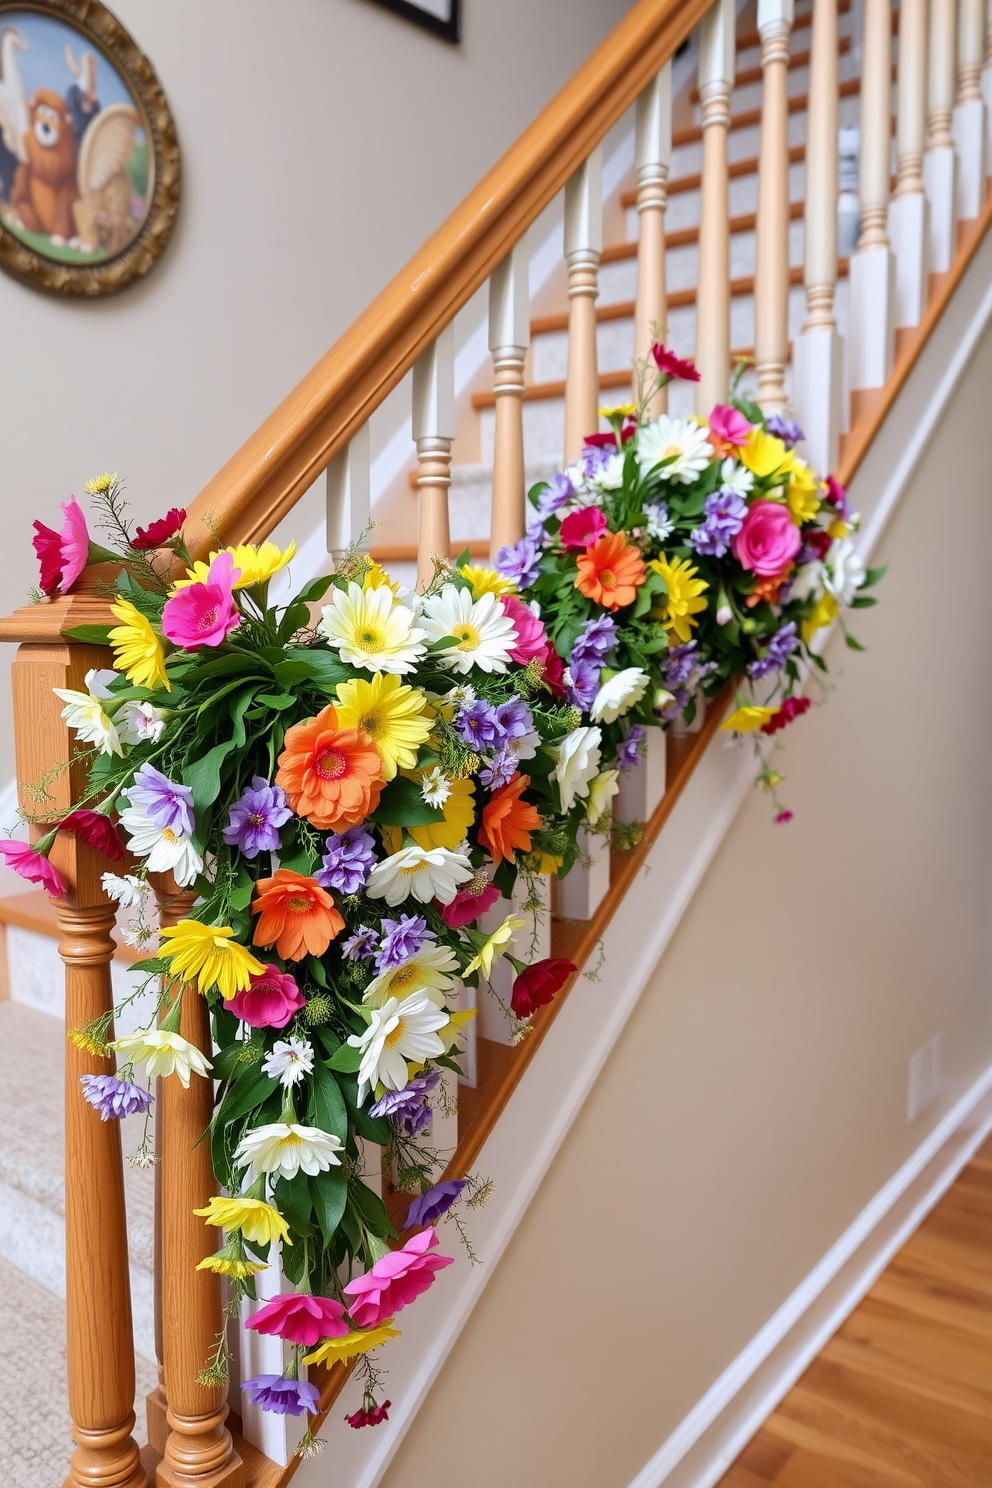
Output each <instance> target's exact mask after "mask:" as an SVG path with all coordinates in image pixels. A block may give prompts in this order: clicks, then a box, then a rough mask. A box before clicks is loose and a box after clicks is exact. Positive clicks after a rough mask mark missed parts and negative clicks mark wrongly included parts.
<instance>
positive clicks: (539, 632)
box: [500, 594, 548, 666]
mask: <svg viewBox="0 0 992 1488" xmlns="http://www.w3.org/2000/svg"><path fill="white" fill-rule="evenodd" d="M500 603H501V604H502V606H503V614H504V615H506V617H507V618H508V619H509V620H512V621H513V628H514V630H515V631H516V632H517V644H516V645H515V646H514V648H513V650H512V651H511V652H510V658H511V660H513V661H515V662H518V663H519V665H520V666H526V665H527V663H528V662H529V661H532V660H533V658H534V657H535V656H543V655H544V648H545V647H546V645H547V644H548V637H547V633H546V632H545V629H544V625H543V622H542V621H541V619H540V617H539V616H537V615H535V614H534V611H533V610H532V609H531V608H530V606H529V605H525V604H524V602H523V600H522V599H517V597H516V595H515V594H504V596H503V598H502V600H501V601H500Z"/></svg>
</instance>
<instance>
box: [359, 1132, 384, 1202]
mask: <svg viewBox="0 0 992 1488" xmlns="http://www.w3.org/2000/svg"><path fill="white" fill-rule="evenodd" d="M355 1145H356V1146H357V1148H358V1171H359V1174H360V1176H361V1179H362V1182H363V1183H364V1184H365V1186H366V1188H370V1189H371V1190H372V1192H373V1193H374V1194H377V1195H378V1196H379V1198H380V1199H381V1198H382V1148H381V1147H380V1146H379V1143H378V1142H366V1140H365V1138H364V1137H357V1136H356V1138H355Z"/></svg>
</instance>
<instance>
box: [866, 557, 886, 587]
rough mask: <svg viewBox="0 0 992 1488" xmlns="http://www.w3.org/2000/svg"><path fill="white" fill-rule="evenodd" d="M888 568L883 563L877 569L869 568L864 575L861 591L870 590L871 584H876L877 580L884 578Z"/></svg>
mask: <svg viewBox="0 0 992 1488" xmlns="http://www.w3.org/2000/svg"><path fill="white" fill-rule="evenodd" d="M888 566H889V565H888V564H887V563H883V564H881V565H880V566H879V567H878V568H870V569H869V570H868V572H867V573H866V574H865V579H864V583H863V584H862V585H861V587H862V589H870V588H871V587H872V585H873V584H877V583H878V581H879V579H881V578H884V576H885V573H886V570H887V569H888Z"/></svg>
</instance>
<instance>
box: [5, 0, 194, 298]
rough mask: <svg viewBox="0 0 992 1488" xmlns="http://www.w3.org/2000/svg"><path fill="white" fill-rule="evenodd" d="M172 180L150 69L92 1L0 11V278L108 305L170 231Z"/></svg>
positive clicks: (172, 139) (30, 2)
mask: <svg viewBox="0 0 992 1488" xmlns="http://www.w3.org/2000/svg"><path fill="white" fill-rule="evenodd" d="M180 181H181V170H180V161H179V143H178V140H177V138H176V127H175V124H174V123H173V119H172V115H171V113H170V112H169V105H168V103H167V102H166V97H165V93H164V92H163V90H162V85H161V83H160V82H159V80H158V77H157V76H156V73H155V69H154V68H153V67H152V64H151V63H150V62H149V60H148V58H147V57H146V56H145V55H144V53H143V52H142V51H141V50H140V48H139V47H138V45H137V43H136V42H135V41H134V40H133V38H132V37H131V36H130V35H129V33H128V32H127V31H126V30H125V29H124V27H123V26H122V25H121V23H120V21H119V20H118V19H117V17H116V16H115V15H113V14H112V13H111V12H110V11H109V10H108V9H107V8H106V6H105V5H102V4H100V3H99V0H0V267H2V268H4V269H6V271H7V272H8V273H10V274H14V275H16V277H17V278H19V279H23V280H26V281H27V282H28V283H30V284H33V285H37V286H38V287H39V288H41V289H45V290H49V291H51V292H53V293H55V294H60V295H85V296H94V295H103V294H114V293H116V292H117V290H120V289H123V288H124V287H125V286H126V285H128V284H131V283H132V282H133V281H134V280H135V279H140V278H141V277H142V275H144V274H147V273H148V270H149V269H150V268H151V267H152V265H153V264H154V262H155V260H156V259H157V258H158V257H159V255H160V254H161V252H162V250H163V249H164V247H165V245H166V243H167V242H168V239H169V234H170V233H171V232H172V227H173V223H174V222H175V219H176V213H177V211H178V208H179V193H180Z"/></svg>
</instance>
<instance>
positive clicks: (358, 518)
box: [326, 424, 371, 557]
mask: <svg viewBox="0 0 992 1488" xmlns="http://www.w3.org/2000/svg"><path fill="white" fill-rule="evenodd" d="M326 479H327V551H328V552H329V553H331V554H332V555H334V556H335V557H339V556H340V554H341V553H342V552H344V551H345V550H346V549H347V548H350V547H351V546H352V545H353V544H355V543H357V542H358V540H359V538H362V537H363V534H364V539H363V546H365V547H367V546H368V545H369V542H370V533H369V523H370V520H371V502H370V497H369V426H368V424H363V425H362V427H361V428H360V429H359V431H358V433H357V434H355V435H354V436H353V437H352V438H351V440H350V441H349V443H348V444H346V445H345V447H344V449H343V450H341V452H340V453H339V454H337V455H335V457H334V459H333V460H332V461H331V463H330V465H328V467H327V477H326Z"/></svg>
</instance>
